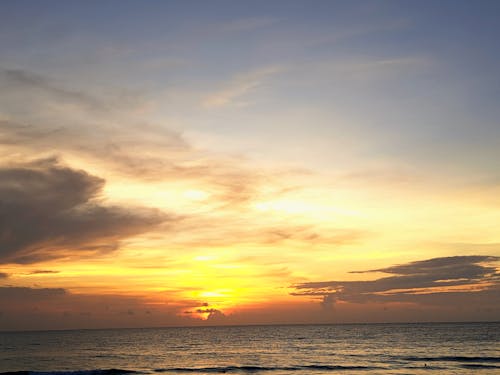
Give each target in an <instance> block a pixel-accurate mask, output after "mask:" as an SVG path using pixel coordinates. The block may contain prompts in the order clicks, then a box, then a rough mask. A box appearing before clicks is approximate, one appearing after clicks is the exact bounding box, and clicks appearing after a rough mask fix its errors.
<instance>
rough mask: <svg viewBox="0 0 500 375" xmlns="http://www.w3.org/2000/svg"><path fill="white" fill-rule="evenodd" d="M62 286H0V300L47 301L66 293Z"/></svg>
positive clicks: (15, 301)
mask: <svg viewBox="0 0 500 375" xmlns="http://www.w3.org/2000/svg"><path fill="white" fill-rule="evenodd" d="M66 293H67V292H66V290H65V289H62V288H28V287H14V286H10V287H0V301H4V302H5V301H9V302H10V303H12V304H15V303H17V302H26V301H29V302H31V303H32V302H37V301H47V300H50V299H51V298H58V297H61V296H64V295H66Z"/></svg>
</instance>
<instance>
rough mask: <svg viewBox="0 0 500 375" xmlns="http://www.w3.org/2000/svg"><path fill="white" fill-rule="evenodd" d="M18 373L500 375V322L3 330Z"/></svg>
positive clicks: (5, 350)
mask: <svg viewBox="0 0 500 375" xmlns="http://www.w3.org/2000/svg"><path fill="white" fill-rule="evenodd" d="M17 371H33V372H75V371H78V372H80V374H78V375H119V374H127V373H147V374H153V373H154V374H161V373H165V374H186V373H192V374H212V373H236V374H237V373H252V374H261V373H262V374H271V375H278V374H331V373H338V372H341V373H342V374H366V375H371V374H445V375H450V374H454V375H455V374H458V375H460V374H471V373H477V374H500V323H467V324H462V323H460V324H458V323H453V324H451V323H448V324H366V325H361V324H360V325H310V326H307V325H304V326H245V327H197V328H154V329H153V328H151V329H121V330H80V331H52V332H4V333H0V373H5V372H17ZM88 372H91V373H92V374H88ZM75 375H76V374H75Z"/></svg>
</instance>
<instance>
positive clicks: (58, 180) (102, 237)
mask: <svg viewBox="0 0 500 375" xmlns="http://www.w3.org/2000/svg"><path fill="white" fill-rule="evenodd" d="M103 186H104V180H103V179H101V178H98V177H95V176H92V175H90V174H88V173H86V172H85V171H81V170H75V169H71V168H69V167H65V166H61V165H60V164H59V163H58V161H57V160H56V159H44V160H38V161H35V162H32V163H28V164H22V165H15V166H3V167H1V168H0V262H3V263H7V262H14V263H34V262H37V261H41V260H45V259H50V258H58V257H66V256H71V255H76V254H79V253H80V254H83V253H87V254H88V253H99V252H109V251H112V250H115V249H117V248H118V246H119V243H120V240H122V239H124V238H126V237H130V236H133V235H137V234H140V233H143V232H146V231H149V230H151V229H153V228H154V227H155V226H157V225H158V224H160V223H162V222H164V221H165V220H167V217H166V215H164V214H162V213H161V212H159V211H157V210H153V209H147V208H125V207H118V206H106V205H104V204H102V203H101V202H100V201H99V199H98V198H99V194H100V192H101V190H102V188H103Z"/></svg>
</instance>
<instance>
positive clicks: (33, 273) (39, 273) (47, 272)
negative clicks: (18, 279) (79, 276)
mask: <svg viewBox="0 0 500 375" xmlns="http://www.w3.org/2000/svg"><path fill="white" fill-rule="evenodd" d="M59 272H60V271H52V270H34V271H31V272H30V273H29V274H30V275H45V274H52V273H59Z"/></svg>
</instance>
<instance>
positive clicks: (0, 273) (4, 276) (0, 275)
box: [0, 272, 9, 279]
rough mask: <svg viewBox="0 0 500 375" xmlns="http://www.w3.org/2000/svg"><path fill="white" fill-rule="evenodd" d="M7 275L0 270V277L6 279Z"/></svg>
mask: <svg viewBox="0 0 500 375" xmlns="http://www.w3.org/2000/svg"><path fill="white" fill-rule="evenodd" d="M7 277H9V274H8V273H5V272H0V279H6V278H7Z"/></svg>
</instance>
